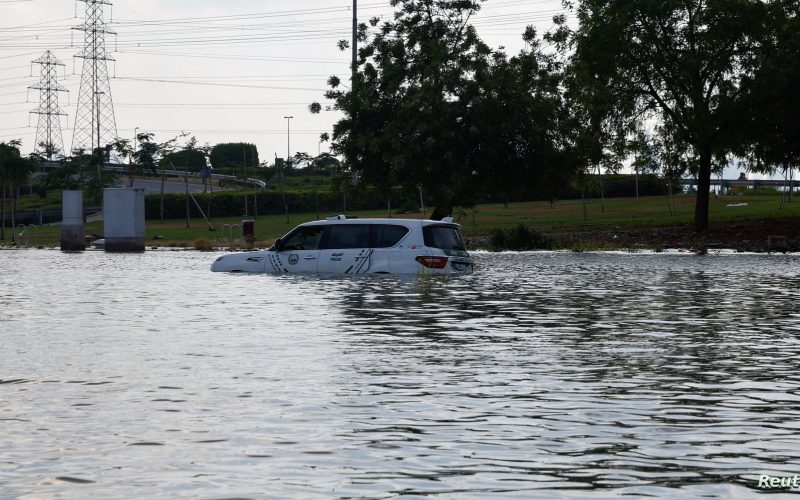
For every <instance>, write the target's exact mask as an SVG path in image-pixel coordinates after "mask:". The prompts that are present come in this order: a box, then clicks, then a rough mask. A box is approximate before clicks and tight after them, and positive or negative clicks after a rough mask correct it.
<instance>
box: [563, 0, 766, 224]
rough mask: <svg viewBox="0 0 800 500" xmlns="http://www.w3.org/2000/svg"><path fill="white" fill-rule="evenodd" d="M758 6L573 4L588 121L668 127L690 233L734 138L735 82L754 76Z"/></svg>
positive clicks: (716, 1)
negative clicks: (692, 203)
mask: <svg viewBox="0 0 800 500" xmlns="http://www.w3.org/2000/svg"><path fill="white" fill-rule="evenodd" d="M766 13H767V7H766V6H765V4H764V3H763V2H761V1H759V0H713V1H705V0H660V1H657V2H649V1H648V2H645V1H634V2H630V1H621V0H612V1H608V0H581V2H580V4H579V6H578V8H577V14H578V21H579V27H578V28H577V30H576V31H575V33H574V37H573V39H572V41H573V47H574V50H575V53H574V56H573V58H572V65H573V71H574V74H575V75H576V81H577V83H578V85H579V91H580V93H581V95H582V96H583V97H584V101H585V102H586V103H588V106H589V109H590V113H591V114H592V115H593V118H594V119H597V120H598V121H601V120H615V121H616V123H617V124H620V125H621V126H622V127H623V128H624V127H626V126H630V125H632V124H633V122H635V121H637V120H641V119H643V118H650V119H656V120H662V121H668V122H669V123H670V126H669V130H670V131H671V132H672V133H674V134H675V139H676V140H677V141H678V142H681V143H684V144H686V145H687V146H688V148H689V151H690V158H691V163H690V167H691V169H692V171H693V172H694V173H695V174H696V175H697V183H698V196H697V204H696V207H695V227H696V228H697V229H698V230H704V229H706V228H707V227H708V204H709V187H710V180H711V172H712V170H714V169H715V168H719V167H721V166H722V165H724V163H725V162H726V158H727V156H728V155H729V153H731V152H732V150H733V148H734V145H735V144H736V142H737V141H738V140H740V139H741V137H740V132H741V122H742V120H741V118H740V117H741V114H742V112H743V110H744V109H745V106H744V101H745V99H744V97H743V92H742V85H741V82H742V81H743V80H744V79H747V78H749V77H751V76H752V75H754V73H755V69H756V65H757V58H756V57H755V53H756V49H757V47H758V45H759V43H760V40H761V39H762V36H763V32H764V28H765V24H766V23H765V20H766Z"/></svg>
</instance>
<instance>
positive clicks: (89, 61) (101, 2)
mask: <svg viewBox="0 0 800 500" xmlns="http://www.w3.org/2000/svg"><path fill="white" fill-rule="evenodd" d="M79 1H81V2H84V3H86V20H85V22H84V23H83V25H81V26H78V27H76V28H74V29H76V30H79V31H83V32H84V33H85V37H84V47H83V51H82V52H80V53H79V54H76V55H75V57H79V58H81V59H83V71H82V72H81V87H80V92H79V94H78V109H77V111H76V112H75V131H74V133H73V135H72V151H75V150H77V149H85V150H87V151H94V150H95V149H96V148H102V147H104V146H105V145H107V144H110V143H112V142H114V140H115V139H116V138H117V122H116V119H115V118H114V103H113V101H112V100H111V84H110V83H109V81H108V65H107V62H108V61H113V60H114V59H113V58H112V57H110V56H109V55H108V53H107V52H106V42H105V39H106V33H108V34H112V35H113V34H114V32H113V31H111V30H109V29H108V27H107V26H106V22H105V19H104V18H103V6H105V5H111V2H109V1H108V0H79Z"/></svg>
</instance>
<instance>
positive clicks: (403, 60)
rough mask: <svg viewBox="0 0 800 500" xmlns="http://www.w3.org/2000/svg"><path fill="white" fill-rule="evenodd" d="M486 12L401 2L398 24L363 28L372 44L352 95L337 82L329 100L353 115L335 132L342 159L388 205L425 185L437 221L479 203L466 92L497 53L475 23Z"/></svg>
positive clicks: (451, 0) (456, 0)
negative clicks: (403, 191)
mask: <svg viewBox="0 0 800 500" xmlns="http://www.w3.org/2000/svg"><path fill="white" fill-rule="evenodd" d="M480 4H481V1H469V0H392V2H391V5H392V6H393V7H395V9H396V11H395V14H394V17H393V18H392V19H390V20H386V21H383V22H380V21H379V20H377V19H373V20H372V21H371V24H372V29H371V30H368V29H367V27H366V26H362V27H361V37H362V38H363V39H364V41H365V42H366V43H365V44H364V45H363V47H362V48H361V49H360V50H359V59H358V61H357V70H356V72H355V74H354V79H353V82H352V88H351V89H350V90H342V89H341V88H340V82H339V80H338V79H337V78H332V79H331V80H330V81H329V83H330V84H331V86H332V87H333V90H331V91H330V92H329V93H328V94H327V96H328V97H329V98H331V99H333V100H334V102H335V105H334V107H335V108H337V109H339V110H341V111H343V112H344V114H345V117H344V118H343V119H342V120H340V121H339V122H338V123H337V124H336V125H335V126H334V130H333V145H332V150H333V151H334V152H336V153H339V154H342V155H343V156H344V157H345V159H346V161H347V163H348V164H349V166H350V167H351V168H352V169H353V170H355V171H357V172H358V173H359V174H360V176H361V180H362V181H363V182H365V183H367V184H370V185H373V186H377V187H380V188H382V189H384V190H386V193H387V196H390V195H391V189H392V187H393V186H396V185H400V186H416V185H418V184H422V185H423V186H424V188H425V192H426V193H427V194H428V196H429V198H430V199H431V201H432V203H433V204H434V205H435V206H436V211H435V212H434V214H433V217H440V216H443V215H449V214H450V213H451V212H452V208H453V206H454V205H460V204H471V203H472V197H473V193H474V189H473V185H474V183H475V181H476V179H475V178H474V177H475V176H474V175H473V172H474V170H475V169H474V168H473V166H474V165H472V164H471V162H470V161H471V158H470V155H469V150H470V139H471V134H470V124H469V123H468V118H469V104H470V102H469V100H468V95H467V90H466V88H467V86H468V83H469V80H470V78H471V77H472V75H473V74H474V72H475V71H478V70H480V69H481V68H484V67H485V66H486V65H487V64H488V57H489V55H490V53H491V51H490V49H489V48H488V47H487V46H486V45H485V44H484V43H483V42H482V41H481V40H480V38H479V37H478V34H477V32H476V30H475V28H474V27H473V26H472V25H471V24H470V20H471V18H472V17H473V16H474V15H475V14H476V13H477V12H478V10H479V9H480ZM368 33H369V34H368Z"/></svg>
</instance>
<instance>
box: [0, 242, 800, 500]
mask: <svg viewBox="0 0 800 500" xmlns="http://www.w3.org/2000/svg"><path fill="white" fill-rule="evenodd" d="M214 257H215V255H214V254H199V253H187V252H150V253H147V254H145V255H111V256H106V255H105V254H102V253H92V252H87V253H85V254H82V255H62V254H60V253H57V252H53V251H22V252H2V253H0V271H1V272H0V346H1V347H2V348H1V349H0V497H2V498H15V497H22V498H26V497H27V498H51V497H60V498H87V497H106V498H108V497H115V498H122V497H125V498H129V497H139V498H164V497H175V496H183V497H192V498H223V497H225V498H230V497H245V498H265V497H268V498H276V497H280V498H283V497H296V498H332V497H367V498H386V497H392V496H397V495H409V496H414V495H419V496H423V495H424V496H430V495H437V494H440V495H442V496H444V497H448V498H452V497H466V498H485V497H486V496H488V495H493V494H496V495H502V496H504V497H509V498H515V497H519V498H554V497H563V498H613V497H623V496H634V497H639V496H655V497H662V498H696V497H699V496H704V497H706V498H737V497H738V498H750V497H752V496H755V495H759V494H762V493H764V492H765V490H763V489H761V490H760V489H759V488H758V480H759V477H760V476H761V475H770V476H775V477H782V476H792V475H795V474H800V432H799V431H800V420H799V419H798V415H800V310H799V309H798V299H800V291H799V290H800V257H798V256H766V255H764V256H745V255H735V256H713V255H712V256H704V257H698V256H693V255H691V256H682V255H640V254H630V255H622V254H589V253H587V254H572V253H518V254H514V253H509V254H478V255H477V256H476V258H477V265H478V272H476V274H474V275H472V276H470V277H467V278H464V279H458V280H450V281H449V282H439V281H430V280H415V279H410V280H399V279H395V278H383V279H381V278H347V279H344V278H328V279H317V278H308V277H272V276H244V275H225V274H216V273H214V274H212V273H210V272H208V266H209V264H210V262H211V261H212V260H213V258H214ZM783 491H784V492H790V491H791V489H788V490H787V489H784V490H783ZM794 491H795V492H797V491H798V490H794Z"/></svg>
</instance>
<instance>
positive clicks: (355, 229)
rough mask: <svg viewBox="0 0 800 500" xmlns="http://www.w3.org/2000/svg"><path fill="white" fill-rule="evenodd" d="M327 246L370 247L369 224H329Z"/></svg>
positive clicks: (339, 247)
mask: <svg viewBox="0 0 800 500" xmlns="http://www.w3.org/2000/svg"><path fill="white" fill-rule="evenodd" d="M325 248H330V249H342V248H369V226H368V225H364V224H346V225H345V224H339V225H333V226H329V229H328V238H327V243H326V244H325Z"/></svg>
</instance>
